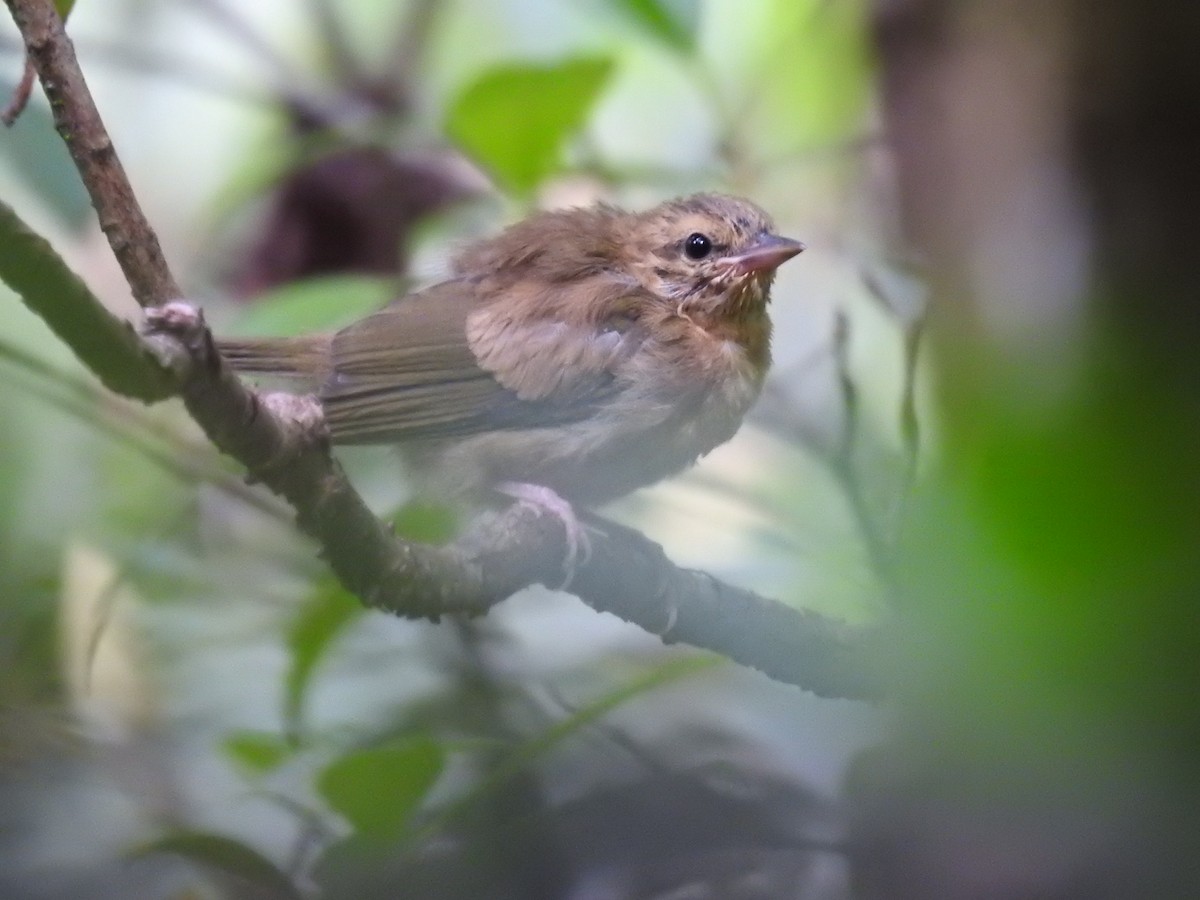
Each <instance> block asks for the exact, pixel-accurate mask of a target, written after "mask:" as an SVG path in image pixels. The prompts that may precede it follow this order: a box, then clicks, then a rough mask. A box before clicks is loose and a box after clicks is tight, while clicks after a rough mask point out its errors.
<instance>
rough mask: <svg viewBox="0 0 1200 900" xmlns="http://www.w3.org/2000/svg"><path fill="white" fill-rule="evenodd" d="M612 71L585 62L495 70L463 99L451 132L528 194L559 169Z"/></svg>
mask: <svg viewBox="0 0 1200 900" xmlns="http://www.w3.org/2000/svg"><path fill="white" fill-rule="evenodd" d="M612 69H613V63H612V60H610V59H607V58H583V57H577V58H574V59H568V60H566V61H564V62H561V63H558V64H557V65H536V64H532V63H530V64H507V65H502V66H497V67H496V68H493V69H489V70H488V71H486V72H485V73H484V74H483V75H481V76H480V77H479V78H478V79H476V80H475V81H474V82H472V83H471V84H470V85H468V86H467V87H466V89H465V90H464V91H463V92H462V93H461V94H460V95H459V96H458V98H457V99H456V100H455V102H454V104H453V106H452V107H451V109H450V113H449V118H448V120H447V122H446V131H447V132H448V133H449V134H450V136H451V137H452V138H453V139H454V140H455V141H456V142H457V143H458V144H459V145H460V146H461V147H462V148H463V149H464V150H465V151H466V152H467V153H469V154H471V155H472V156H474V157H475V158H476V159H478V160H479V161H480V162H481V163H483V164H484V165H485V166H487V167H488V168H489V169H490V170H491V171H492V173H493V174H494V175H495V176H496V177H497V178H498V179H499V180H500V181H502V182H504V183H505V184H506V185H507V186H508V187H510V188H512V189H513V190H516V191H519V192H528V191H530V190H532V189H533V188H534V187H536V186H537V184H538V182H540V181H541V180H542V179H543V178H545V177H546V176H547V175H549V174H550V173H552V172H553V171H554V170H555V169H557V168H558V167H559V165H560V161H561V153H562V147H563V144H564V142H565V141H566V139H567V138H568V137H570V136H571V135H572V134H573V133H574V132H576V131H578V130H579V129H580V128H581V127H582V126H583V124H584V123H585V122H586V121H587V117H588V113H589V112H590V111H591V108H592V106H593V104H594V103H595V102H596V99H597V98H598V97H599V96H600V91H601V90H602V89H603V87H604V85H605V83H606V82H607V81H608V78H609V76H610V75H611V73H612Z"/></svg>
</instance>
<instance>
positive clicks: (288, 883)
mask: <svg viewBox="0 0 1200 900" xmlns="http://www.w3.org/2000/svg"><path fill="white" fill-rule="evenodd" d="M158 853H172V854H175V855H176V856H182V857H183V858H184V859H187V860H189V861H191V862H193V863H197V864H198V865H200V866H202V867H205V868H209V869H214V870H216V871H217V872H220V873H223V874H225V875H232V876H234V877H236V878H238V879H242V880H244V881H248V882H250V883H251V884H253V885H255V886H256V887H259V888H263V889H265V890H266V891H268V892H269V893H268V894H267V896H270V897H284V898H288V900H291V898H296V900H300V897H301V896H302V895H301V894H300V892H299V891H298V890H297V889H296V886H295V885H294V884H292V880H291V879H290V878H288V876H287V875H286V874H284V872H282V871H281V870H280V869H279V868H278V867H277V866H276V865H275V864H274V863H273V862H271V861H270V860H269V859H267V858H266V857H265V856H263V855H262V854H261V853H259V852H258V851H257V850H254V849H253V848H251V847H248V846H246V845H245V844H243V843H241V842H240V841H235V840H232V839H231V838H227V837H222V836H220V835H217V834H207V833H205V832H199V831H185V832H179V833H177V834H172V835H168V836H167V837H164V838H162V839H160V840H157V841H151V842H150V843H148V844H142V845H141V846H139V847H135V848H134V849H132V850H130V851H128V853H127V854H126V855H127V856H129V857H131V858H134V859H137V858H141V857H146V856H152V855H154V854H158ZM239 896H244V894H242V893H241V892H239Z"/></svg>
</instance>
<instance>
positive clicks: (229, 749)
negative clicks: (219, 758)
mask: <svg viewBox="0 0 1200 900" xmlns="http://www.w3.org/2000/svg"><path fill="white" fill-rule="evenodd" d="M221 748H222V749H223V750H224V751H225V754H226V755H227V756H228V757H229V758H230V759H232V760H233V761H234V762H236V763H238V764H239V765H240V766H241V767H242V768H243V769H246V770H248V771H249V772H251V773H253V774H255V775H261V774H264V773H266V772H270V771H271V770H272V769H276V768H278V767H279V765H280V764H281V763H283V761H284V760H286V759H287V758H288V757H289V756H291V754H292V747H291V745H289V744H288V743H287V742H286V741H285V740H284V739H283V738H281V737H280V736H279V735H277V734H271V733H270V732H266V731H237V732H234V733H233V734H231V735H229V737H227V738H225V740H224V741H223V742H222V745H221Z"/></svg>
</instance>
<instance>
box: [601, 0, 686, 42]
mask: <svg viewBox="0 0 1200 900" xmlns="http://www.w3.org/2000/svg"><path fill="white" fill-rule="evenodd" d="M614 2H615V3H616V5H617V6H618V7H620V8H621V9H623V10H625V12H627V13H629V14H630V15H632V16H633V17H634V18H636V19H637V20H638V22H640V23H641V25H642V26H643V27H644V28H646V30H648V31H649V32H650V33H651V34H653V35H654V36H655V37H656V38H658V39H659V40H661V41H663V42H665V43H666V44H668V45H670V46H671V47H674V48H675V49H676V50H691V49H692V48H693V47H694V46H695V44H696V30H697V25H698V23H699V21H700V4H699V3H697V2H696V0H678V2H675V3H671V2H666V0H614Z"/></svg>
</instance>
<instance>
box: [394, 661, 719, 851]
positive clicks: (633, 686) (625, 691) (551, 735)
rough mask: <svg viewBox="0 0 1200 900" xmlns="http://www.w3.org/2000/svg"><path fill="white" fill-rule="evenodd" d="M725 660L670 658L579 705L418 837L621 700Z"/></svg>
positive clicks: (511, 756) (513, 754) (517, 750)
mask: <svg viewBox="0 0 1200 900" xmlns="http://www.w3.org/2000/svg"><path fill="white" fill-rule="evenodd" d="M725 662H726V660H725V659H724V658H723V657H719V656H713V655H688V656H682V657H676V658H673V659H668V660H667V661H666V662H664V663H662V664H660V665H658V666H655V667H654V668H652V669H651V670H650V671H648V672H645V673H643V674H642V675H640V676H638V677H637V678H635V679H633V681H631V682H630V683H629V684H627V685H625V686H623V687H620V688H617V689H616V690H614V691H611V692H609V693H608V694H605V695H604V696H603V697H600V698H599V699H598V700H594V701H592V702H591V703H589V704H587V705H586V706H583V707H581V708H580V709H577V710H576V711H575V712H574V713H572V714H571V715H569V716H567V717H566V718H565V719H562V720H560V721H558V722H555V723H554V724H553V725H552V726H550V727H549V728H547V729H546V730H545V731H544V732H542V733H541V734H540V735H537V736H535V737H533V738H531V739H529V740H528V741H525V742H524V743H522V744H520V745H518V746H517V747H516V748H514V749H513V750H512V751H511V752H510V753H509V754H508V755H507V756H505V757H504V758H502V759H500V760H499V761H498V762H497V763H496V765H495V766H493V767H492V768H491V769H490V770H489V771H488V772H487V773H486V774H485V775H484V777H483V778H481V779H480V780H479V781H478V782H477V783H476V784H475V785H474V786H473V787H472V788H471V789H470V790H469V791H467V792H466V793H465V794H463V795H462V796H461V797H459V798H458V799H457V800H455V801H454V802H453V803H451V804H449V805H448V806H446V807H445V808H443V809H441V810H439V811H438V813H437V814H436V815H434V816H432V817H431V818H430V820H429V821H428V822H426V823H425V824H424V825H423V826H422V827H421V829H420V833H419V834H418V835H417V838H418V839H419V840H420V839H425V838H429V837H432V836H434V835H436V834H438V833H439V832H440V831H441V830H442V829H443V828H445V827H446V826H447V825H448V824H449V823H450V822H452V821H454V820H455V819H456V818H458V817H459V816H460V815H462V814H463V813H465V812H466V811H468V810H470V809H471V808H472V807H474V806H476V805H477V804H478V803H480V802H481V800H482V799H483V798H484V797H485V796H486V795H487V794H489V793H490V792H492V791H495V790H497V789H498V788H499V787H501V786H502V785H503V784H505V783H506V782H507V781H508V780H509V779H511V778H513V777H515V776H516V775H518V774H519V773H520V772H523V771H525V770H526V769H528V768H529V767H530V766H531V765H532V764H533V763H534V762H535V761H536V760H537V759H538V758H539V757H541V756H544V755H545V754H547V753H549V752H550V751H551V750H553V749H554V748H555V747H556V746H558V745H559V744H560V743H562V742H563V741H564V740H566V739H567V738H569V737H571V736H572V735H574V734H577V733H578V732H579V731H580V730H581V729H583V728H585V727H587V726H588V725H590V724H592V723H593V722H595V721H597V720H598V719H600V718H602V717H603V716H606V715H608V714H609V713H610V712H612V711H613V710H614V709H616V708H617V707H619V706H621V705H622V704H624V703H627V702H628V701H630V700H633V699H634V698H636V697H639V696H641V695H642V694H645V693H648V692H650V691H652V690H655V689H656V688H659V687H662V686H663V685H666V684H670V683H672V682H674V681H678V680H680V679H683V678H690V677H691V676H693V675H695V674H698V673H700V672H704V671H707V670H708V669H711V668H714V667H716V666H718V665H721V664H723V663H725Z"/></svg>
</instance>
